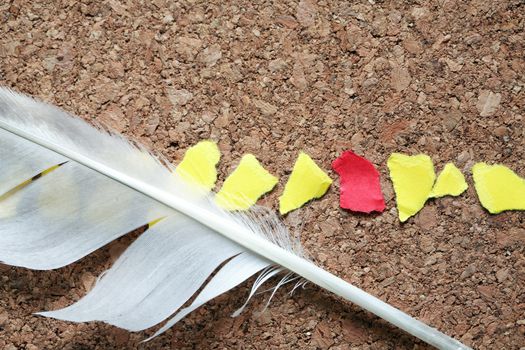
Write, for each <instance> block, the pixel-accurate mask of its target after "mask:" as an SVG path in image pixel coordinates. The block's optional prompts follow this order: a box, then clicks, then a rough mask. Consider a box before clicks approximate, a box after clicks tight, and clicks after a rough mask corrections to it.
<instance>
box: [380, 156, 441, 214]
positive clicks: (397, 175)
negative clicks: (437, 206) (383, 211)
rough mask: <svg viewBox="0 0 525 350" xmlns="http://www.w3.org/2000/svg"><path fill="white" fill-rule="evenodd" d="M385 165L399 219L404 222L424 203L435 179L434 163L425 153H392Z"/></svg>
mask: <svg viewBox="0 0 525 350" xmlns="http://www.w3.org/2000/svg"><path fill="white" fill-rule="evenodd" d="M387 166H388V169H389V171H390V178H391V179H392V183H393V184H394V191H395V192H396V202H397V211H398V213H399V220H400V221H401V222H405V221H406V220H407V219H408V218H409V217H411V216H413V215H415V214H416V213H417V212H418V211H420V210H421V209H422V208H423V206H424V205H425V202H426V201H427V199H428V196H429V194H430V191H431V190H432V185H434V180H435V179H436V174H435V173H434V164H433V163H432V159H430V157H429V156H427V155H425V154H418V155H416V156H407V155H404V154H400V153H393V154H392V155H391V156H390V157H389V158H388V162H387Z"/></svg>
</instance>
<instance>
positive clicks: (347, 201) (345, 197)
mask: <svg viewBox="0 0 525 350" xmlns="http://www.w3.org/2000/svg"><path fill="white" fill-rule="evenodd" d="M332 168H333V169H334V170H335V171H336V172H337V174H339V177H340V191H341V193H340V197H339V199H340V205H341V208H344V209H350V210H352V211H357V212H362V213H370V212H372V211H377V212H382V211H383V210H385V200H384V198H383V193H382V192H381V185H380V183H379V172H378V171H377V170H376V168H375V167H374V165H373V164H372V163H370V162H369V161H368V160H367V159H366V158H363V157H360V156H358V155H357V154H355V153H354V152H352V151H345V152H343V154H341V156H340V157H339V158H337V159H336V160H334V161H333V162H332Z"/></svg>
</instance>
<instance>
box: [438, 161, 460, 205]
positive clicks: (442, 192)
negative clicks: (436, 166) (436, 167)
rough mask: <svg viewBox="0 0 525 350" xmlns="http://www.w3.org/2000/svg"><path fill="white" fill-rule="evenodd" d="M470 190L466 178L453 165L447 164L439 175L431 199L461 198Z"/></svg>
mask: <svg viewBox="0 0 525 350" xmlns="http://www.w3.org/2000/svg"><path fill="white" fill-rule="evenodd" d="M467 188H468V185H467V182H466V181H465V176H463V173H461V170H459V169H458V168H457V167H456V166H455V165H454V164H453V163H447V164H445V167H444V168H443V170H442V171H441V173H440V174H439V175H438V178H437V180H436V183H435V184H434V188H432V192H430V197H431V198H439V197H443V196H459V195H460V194H462V193H463V192H465V190H466V189H467Z"/></svg>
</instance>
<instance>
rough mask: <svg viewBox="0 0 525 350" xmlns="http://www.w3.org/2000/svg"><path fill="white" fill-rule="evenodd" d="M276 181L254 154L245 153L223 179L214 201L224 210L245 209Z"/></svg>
mask: <svg viewBox="0 0 525 350" xmlns="http://www.w3.org/2000/svg"><path fill="white" fill-rule="evenodd" d="M277 181H278V180H277V178H276V177H275V176H273V175H272V174H270V173H269V172H268V171H267V170H266V169H264V168H263V167H262V165H261V164H260V163H259V161H258V160H257V159H256V158H255V156H254V155H252V154H246V155H244V156H243V157H242V158H241V161H240V163H239V165H238V166H237V168H236V169H235V170H234V171H233V172H232V173H231V174H230V175H229V176H228V178H227V179H226V180H225V181H224V184H223V185H222V188H221V190H220V191H219V193H217V196H216V197H215V201H216V203H217V204H218V205H219V206H220V207H222V208H224V209H226V210H246V209H248V208H250V207H251V206H252V205H254V204H255V202H257V199H259V197H261V196H262V195H263V194H265V193H266V192H269V191H271V190H272V189H273V188H274V187H275V185H276V184H277Z"/></svg>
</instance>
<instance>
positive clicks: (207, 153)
mask: <svg viewBox="0 0 525 350" xmlns="http://www.w3.org/2000/svg"><path fill="white" fill-rule="evenodd" d="M220 158H221V153H220V151H219V148H218V147H217V144H216V143H215V142H213V141H201V142H199V143H197V144H196V145H195V146H192V147H190V148H188V150H187V151H186V153H185V154H184V158H183V159H182V162H180V164H179V166H178V167H177V169H176V171H177V174H179V175H180V176H181V177H182V178H183V179H184V180H186V181H188V182H190V183H193V184H196V185H198V186H200V187H202V188H203V189H204V190H207V191H210V190H211V189H212V188H213V186H214V185H215V182H216V181H217V169H216V165H217V163H219V159H220Z"/></svg>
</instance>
